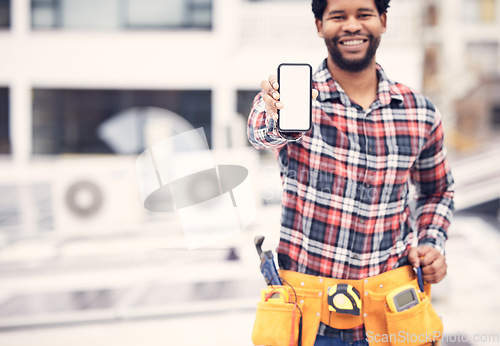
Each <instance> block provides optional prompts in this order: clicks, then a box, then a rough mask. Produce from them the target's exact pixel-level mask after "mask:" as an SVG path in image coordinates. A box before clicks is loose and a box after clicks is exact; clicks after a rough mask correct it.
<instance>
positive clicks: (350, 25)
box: [342, 16, 362, 33]
mask: <svg viewBox="0 0 500 346" xmlns="http://www.w3.org/2000/svg"><path fill="white" fill-rule="evenodd" d="M361 28H362V25H361V23H360V22H359V20H358V19H357V18H356V17H354V16H349V17H348V18H347V20H346V21H345V22H344V25H343V26H342V29H343V30H344V31H346V32H349V33H355V32H358V31H360V30H361Z"/></svg>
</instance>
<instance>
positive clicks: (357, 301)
mask: <svg viewBox="0 0 500 346" xmlns="http://www.w3.org/2000/svg"><path fill="white" fill-rule="evenodd" d="M328 310H330V311H334V312H338V313H341V314H350V315H355V316H359V314H360V312H361V296H360V295H359V291H358V290H357V289H356V288H354V287H353V286H351V285H349V284H337V285H335V286H332V287H330V288H328Z"/></svg>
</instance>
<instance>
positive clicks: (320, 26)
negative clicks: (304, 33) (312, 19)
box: [316, 19, 324, 38]
mask: <svg viewBox="0 0 500 346" xmlns="http://www.w3.org/2000/svg"><path fill="white" fill-rule="evenodd" d="M316 30H317V31H318V36H319V37H321V38H323V37H324V35H323V21H322V20H320V19H316Z"/></svg>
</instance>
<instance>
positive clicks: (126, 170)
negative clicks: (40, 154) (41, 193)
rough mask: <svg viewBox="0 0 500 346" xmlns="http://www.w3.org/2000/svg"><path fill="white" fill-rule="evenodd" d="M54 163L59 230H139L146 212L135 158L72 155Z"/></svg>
mask: <svg viewBox="0 0 500 346" xmlns="http://www.w3.org/2000/svg"><path fill="white" fill-rule="evenodd" d="M54 167H55V169H54V175H53V177H52V178H53V182H52V186H53V191H54V193H53V203H54V221H55V228H56V231H57V232H60V233H61V234H65V235H70V234H71V235H72V236H82V237H85V236H97V235H110V234H113V233H114V234H116V233H122V232H134V231H138V230H139V228H140V227H138V226H139V225H140V223H141V221H142V220H143V218H144V213H145V212H144V208H143V206H142V201H141V199H140V194H139V189H138V187H137V179H136V173H135V158H133V157H128V156H125V157H124V156H121V157H120V156H116V157H112V156H106V157H89V158H71V159H62V160H60V161H58V162H57V163H56V164H55V165H54Z"/></svg>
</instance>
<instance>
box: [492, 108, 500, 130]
mask: <svg viewBox="0 0 500 346" xmlns="http://www.w3.org/2000/svg"><path fill="white" fill-rule="evenodd" d="M491 122H492V123H493V125H494V126H495V129H500V104H496V105H493V107H491Z"/></svg>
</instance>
